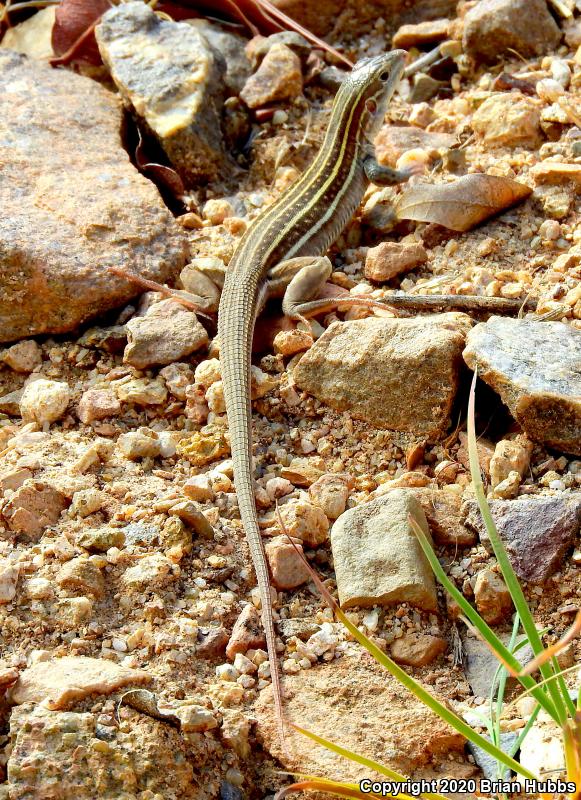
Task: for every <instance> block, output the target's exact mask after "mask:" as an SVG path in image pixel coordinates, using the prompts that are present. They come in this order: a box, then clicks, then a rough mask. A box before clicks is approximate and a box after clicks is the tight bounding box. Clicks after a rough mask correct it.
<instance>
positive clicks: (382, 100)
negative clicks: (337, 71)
mask: <svg viewBox="0 0 581 800" xmlns="http://www.w3.org/2000/svg"><path fill="white" fill-rule="evenodd" d="M405 57H406V53H405V51H404V50H392V51H391V52H390V53H382V54H381V55H379V56H374V57H373V58H362V59H361V60H360V61H358V62H357V63H356V64H355V66H354V67H353V69H352V71H351V72H350V73H349V75H348V76H347V77H346V78H345V80H344V81H343V83H342V84H341V88H340V89H339V92H338V94H337V98H336V100H335V103H336V105H342V103H347V104H351V107H352V108H353V109H354V110H355V114H354V116H353V118H354V119H358V120H359V125H360V127H361V130H362V132H363V134H364V136H365V138H366V139H368V140H373V139H375V136H376V134H377V133H378V131H379V128H380V127H381V125H382V124H383V120H384V118H385V114H386V111H387V106H388V103H389V101H390V99H391V96H392V94H393V92H394V89H395V87H396V85H397V83H398V82H399V80H400V79H401V77H402V75H403V71H404V66H405ZM357 112H358V113H357Z"/></svg>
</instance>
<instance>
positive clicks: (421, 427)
mask: <svg viewBox="0 0 581 800" xmlns="http://www.w3.org/2000/svg"><path fill="white" fill-rule="evenodd" d="M470 325H471V322H470V319H469V318H468V317H467V316H466V315H465V314H456V313H449V314H441V315H439V316H437V317H435V316H429V317H419V318H417V319H385V318H380V317H368V318H367V319H361V320H355V321H353V322H335V323H333V325H331V326H330V327H329V328H327V330H326V331H325V333H324V334H323V335H322V336H321V338H320V339H318V340H317V341H316V342H315V344H314V345H313V347H311V349H310V350H309V351H308V352H307V353H305V355H304V356H303V357H302V358H301V360H300V362H299V363H298V365H297V366H296V368H295V370H294V380H295V382H296V383H297V385H298V386H299V387H300V388H301V389H305V390H306V391H307V392H309V393H310V394H313V395H314V396H315V397H317V398H318V399H319V400H322V401H323V402H324V403H327V405H329V406H331V407H332V408H335V409H336V410H337V411H349V412H350V413H351V415H352V416H354V417H356V418H358V419H364V420H366V421H367V422H370V423H371V424H372V425H375V426H376V427H378V428H388V429H391V430H396V431H403V432H407V433H411V434H414V435H418V436H422V437H425V438H426V439H437V438H438V437H439V436H440V435H441V434H443V433H444V432H445V431H446V429H447V428H448V426H449V424H450V412H451V410H452V403H453V401H454V396H455V394H456V390H457V388H458V381H459V374H460V367H461V364H462V358H461V352H462V348H463V346H464V340H465V336H466V332H467V331H468V329H469V328H470ZM410 398H413V402H410Z"/></svg>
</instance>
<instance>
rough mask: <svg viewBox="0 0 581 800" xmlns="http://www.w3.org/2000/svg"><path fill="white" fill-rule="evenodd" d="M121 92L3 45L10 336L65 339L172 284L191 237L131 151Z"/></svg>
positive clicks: (4, 320) (1, 290) (5, 314)
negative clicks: (148, 283)
mask: <svg viewBox="0 0 581 800" xmlns="http://www.w3.org/2000/svg"><path fill="white" fill-rule="evenodd" d="M120 129H121V113H120V108H119V103H118V100H117V99H116V97H115V96H114V95H113V94H112V93H111V92H109V91H107V90H106V89H103V88H102V87H101V86H99V84H98V83H96V82H95V81H92V80H90V79H88V78H84V77H81V76H79V75H75V74H73V73H72V72H71V71H69V70H53V69H51V68H50V67H49V66H48V65H44V64H40V63H37V62H33V61H29V60H27V59H26V58H25V57H24V56H20V55H18V54H16V53H13V52H11V51H8V50H0V142H1V146H0V161H1V162H2V165H3V166H2V194H1V205H2V215H1V216H0V240H1V241H2V253H1V254H0V340H1V341H13V340H15V339H21V338H24V337H28V336H31V335H35V334H40V333H62V332H65V331H70V330H72V329H74V328H75V327H77V326H78V325H79V324H80V323H81V322H83V321H84V320H86V319H88V318H89V317H92V316H94V315H95V314H98V313H101V312H103V311H105V310H107V309H110V308H114V307H116V306H119V305H121V304H123V303H124V302H126V301H127V300H129V299H130V298H131V297H133V296H135V295H136V294H138V293H139V292H140V289H139V288H138V287H136V286H135V284H134V283H132V282H129V281H126V280H123V279H120V278H117V277H115V276H113V275H111V273H110V272H109V271H108V269H107V267H108V266H109V265H110V266H117V267H126V268H130V269H131V270H132V271H133V272H136V273H138V274H142V275H143V276H144V277H146V278H150V279H153V280H157V281H165V280H166V279H167V278H168V277H169V276H170V275H173V274H177V273H178V272H179V270H180V269H181V268H182V266H183V265H184V263H185V261H186V256H187V240H186V236H185V234H184V232H183V231H182V230H181V229H180V228H179V226H178V225H177V224H176V223H175V222H174V220H173V217H172V215H171V214H170V212H169V211H168V210H167V209H166V208H165V206H164V205H163V203H162V201H161V198H160V196H159V194H158V192H157V189H156V188H155V187H154V186H153V184H152V183H151V182H150V181H148V180H146V179H145V178H143V177H142V176H141V175H139V173H138V172H137V170H136V169H135V168H134V167H133V166H132V165H131V163H130V161H129V159H128V158H127V153H126V151H125V150H124V149H123V148H122V146H121V137H120Z"/></svg>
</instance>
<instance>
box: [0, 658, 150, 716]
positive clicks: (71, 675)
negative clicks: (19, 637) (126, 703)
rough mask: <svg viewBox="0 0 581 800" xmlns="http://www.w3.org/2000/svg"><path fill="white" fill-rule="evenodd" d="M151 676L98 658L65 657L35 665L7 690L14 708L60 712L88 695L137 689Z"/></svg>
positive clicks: (25, 671)
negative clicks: (23, 706)
mask: <svg viewBox="0 0 581 800" xmlns="http://www.w3.org/2000/svg"><path fill="white" fill-rule="evenodd" d="M151 680H152V676H151V675H149V674H148V673H147V672H145V671H144V670H141V669H129V668H128V667H122V666H121V665H120V664H115V663H114V662H113V661H106V660H104V659H99V658H88V657H87V656H65V657H64V658H52V659H50V660H49V661H38V662H37V663H36V664H33V665H32V666H31V667H28V668H27V669H25V670H24V672H22V673H21V675H20V677H19V678H18V680H17V681H16V683H15V684H14V686H13V687H12V689H11V690H10V699H11V701H12V702H13V703H15V704H16V705H21V704H22V703H31V702H32V703H45V705H46V706H47V707H48V708H50V709H60V708H64V707H65V706H66V705H68V704H69V703H72V702H74V701H76V700H82V699H83V698H84V697H87V696H88V695H90V694H111V693H112V692H116V691H117V690H118V689H121V688H123V687H124V686H134V685H139V686H141V685H142V684H144V683H149V682H150V681H151Z"/></svg>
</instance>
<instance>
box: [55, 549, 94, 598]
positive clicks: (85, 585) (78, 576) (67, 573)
mask: <svg viewBox="0 0 581 800" xmlns="http://www.w3.org/2000/svg"><path fill="white" fill-rule="evenodd" d="M55 581H56V583H57V584H58V585H59V586H60V587H61V588H62V589H68V590H69V591H72V592H78V593H79V594H83V595H84V594H91V595H93V596H94V597H95V598H97V600H102V599H103V597H104V596H105V578H104V577H103V573H102V572H101V570H100V569H99V568H98V567H97V566H95V564H93V562H92V561H91V560H90V559H89V558H88V557H87V556H77V557H76V558H71V560H70V561H67V562H65V563H64V564H63V565H62V567H61V568H60V569H59V571H58V572H57V574H56V576H55Z"/></svg>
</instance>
